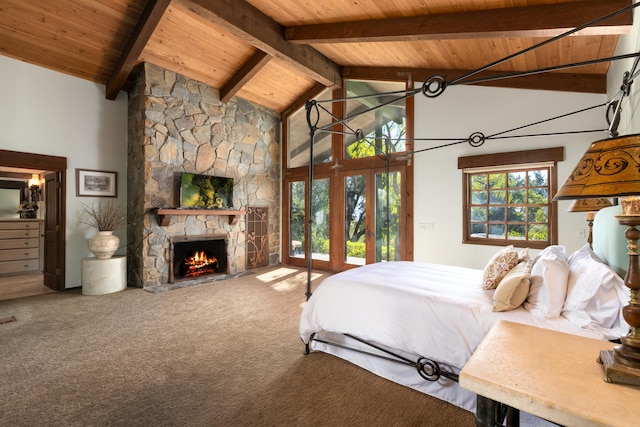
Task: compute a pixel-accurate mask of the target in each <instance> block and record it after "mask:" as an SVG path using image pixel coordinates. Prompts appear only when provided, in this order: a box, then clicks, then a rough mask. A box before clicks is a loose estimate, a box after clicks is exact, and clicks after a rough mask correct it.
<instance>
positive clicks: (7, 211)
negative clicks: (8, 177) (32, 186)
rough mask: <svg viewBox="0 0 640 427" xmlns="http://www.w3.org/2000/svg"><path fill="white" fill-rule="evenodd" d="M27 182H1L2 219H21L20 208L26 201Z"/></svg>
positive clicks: (0, 205) (0, 209)
mask: <svg viewBox="0 0 640 427" xmlns="http://www.w3.org/2000/svg"><path fill="white" fill-rule="evenodd" d="M26 188H27V182H26V181H4V180H0V218H19V217H20V215H19V214H18V207H19V206H20V204H21V203H22V202H23V201H24V199H25V193H26Z"/></svg>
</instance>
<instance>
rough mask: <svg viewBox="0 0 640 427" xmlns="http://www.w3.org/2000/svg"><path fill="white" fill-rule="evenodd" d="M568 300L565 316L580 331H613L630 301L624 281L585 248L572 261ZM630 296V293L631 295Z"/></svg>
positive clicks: (573, 256) (563, 310)
mask: <svg viewBox="0 0 640 427" xmlns="http://www.w3.org/2000/svg"><path fill="white" fill-rule="evenodd" d="M569 271H570V272H569V281H568V286H567V298H566V300H565V302H564V307H563V309H562V315H563V316H564V317H566V318H567V319H569V320H570V321H571V323H573V324H574V325H576V326H577V327H579V328H586V329H592V330H593V329H596V328H598V327H601V328H606V329H610V328H613V327H615V326H616V325H617V321H618V320H619V318H620V312H621V308H622V306H623V305H626V303H627V302H628V299H627V300H624V301H621V300H620V298H621V297H622V298H624V296H625V292H624V289H625V288H626V286H625V284H624V281H623V280H622V278H621V277H620V276H618V275H617V274H616V273H615V272H614V271H613V270H612V269H611V268H610V267H609V266H607V265H606V264H604V263H603V262H602V261H601V260H600V259H599V258H598V257H597V256H596V254H595V253H593V251H592V250H591V248H590V247H589V245H588V244H587V245H584V246H583V247H582V248H581V249H579V250H578V251H576V252H574V253H573V254H571V256H570V257H569ZM627 295H628V293H627Z"/></svg>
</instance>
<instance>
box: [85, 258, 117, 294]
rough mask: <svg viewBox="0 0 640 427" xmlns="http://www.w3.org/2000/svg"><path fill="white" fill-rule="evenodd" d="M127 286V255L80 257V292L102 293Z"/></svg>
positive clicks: (115, 290)
mask: <svg viewBox="0 0 640 427" xmlns="http://www.w3.org/2000/svg"><path fill="white" fill-rule="evenodd" d="M126 287H127V257H125V256H114V257H111V258H107V259H98V258H83V259H82V294H83V295H104V294H110V293H113V292H118V291H122V290H124V289H125V288H126Z"/></svg>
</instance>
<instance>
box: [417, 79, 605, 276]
mask: <svg viewBox="0 0 640 427" xmlns="http://www.w3.org/2000/svg"><path fill="white" fill-rule="evenodd" d="M606 100H607V98H606V96H605V95H597V94H580V93H567V92H552V91H533V90H520V89H503V88H490V87H480V86H452V87H448V88H447V89H446V90H445V91H444V93H443V94H441V95H440V96H439V97H437V98H426V97H424V96H422V95H417V96H416V108H415V111H416V113H415V123H416V124H415V137H416V138H459V139H464V138H467V137H468V136H470V135H471V134H472V133H474V132H482V133H483V134H484V135H486V136H489V135H493V134H496V133H500V132H504V131H506V130H509V129H513V128H516V127H519V126H524V125H528V124H531V123H535V122H538V121H541V120H545V119H549V118H553V117H556V116H558V115H562V114H566V113H570V112H573V111H578V110H581V109H584V108H586V107H590V106H595V105H599V104H603V103H605V102H606ZM607 127H608V126H607V123H606V119H605V108H604V107H602V108H598V109H594V110H591V111H589V112H586V113H581V114H576V115H572V116H570V117H567V118H563V119H560V120H554V121H552V122H548V123H544V124H541V125H537V126H535V127H530V128H526V129H524V130H521V131H518V132H514V133H509V134H508V135H526V134H536V133H552V132H569V131H578V130H587V129H602V130H603V131H601V132H597V133H586V134H575V135H563V136H540V137H529V138H509V139H501V140H497V139H496V140H488V141H487V142H485V144H484V145H483V146H481V147H479V148H473V147H471V146H470V145H469V144H467V143H464V144H458V145H454V146H450V147H446V148H439V149H435V150H431V151H425V152H422V153H418V154H416V155H415V169H414V173H415V175H414V179H415V181H414V187H415V195H414V206H415V208H414V242H415V243H414V260H416V261H424V262H434V263H441V264H453V265H461V266H466V267H470V268H483V267H484V265H485V264H486V262H487V261H488V260H489V258H490V257H491V255H493V254H494V253H495V252H496V251H497V250H498V247H496V246H485V245H469V244H462V172H461V171H460V170H459V169H458V157H460V156H470V155H479V154H490V153H498V152H508V151H521V150H531V149H539V148H549V147H565V161H563V162H559V163H558V186H561V185H562V184H563V183H564V181H565V179H566V178H567V176H568V175H569V173H570V172H571V171H572V170H573V168H574V167H575V165H576V164H577V163H578V161H579V160H580V157H581V156H582V154H583V153H584V151H585V150H586V149H587V147H588V146H589V144H590V143H592V142H593V141H596V140H599V139H603V138H606V137H607V136H608V133H607V132H605V131H604V130H606V129H607ZM438 144H441V143H433V142H416V149H417V150H419V149H420V148H426V147H431V146H434V145H438ZM570 203H571V202H570V201H561V202H558V228H559V235H558V237H559V239H558V240H559V241H558V243H559V244H561V245H565V246H566V250H567V252H568V253H571V252H573V251H575V250H577V249H579V248H580V247H582V246H583V245H584V244H585V243H586V238H579V237H578V232H583V233H585V232H586V229H587V223H586V221H585V217H584V215H583V214H580V213H568V212H566V211H567V209H568V207H569V205H570ZM423 225H424V226H423ZM531 253H532V254H535V253H537V251H534V250H532V251H531Z"/></svg>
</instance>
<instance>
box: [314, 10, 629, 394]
mask: <svg viewBox="0 0 640 427" xmlns="http://www.w3.org/2000/svg"><path fill="white" fill-rule="evenodd" d="M638 5H640V4H638V3H636V4H631V5H630V6H627V7H625V8H622V9H620V10H618V11H616V12H613V13H611V14H609V15H606V16H603V17H601V18H599V19H596V20H594V21H591V22H588V23H586V24H584V25H582V26H580V27H577V28H574V29H572V30H570V31H567V32H565V33H563V34H560V35H558V36H556V37H553V38H550V39H548V40H545V41H544V42H541V43H538V44H536V45H534V46H532V47H530V48H528V49H524V50H522V51H519V52H516V53H514V54H513V55H510V56H507V57H505V58H503V59H500V60H498V61H496V62H493V63H491V64H488V65H486V66H483V67H481V68H479V69H477V70H475V71H472V72H470V73H467V74H465V75H463V76H460V77H457V78H454V79H452V80H446V78H445V77H444V76H439V75H435V76H432V77H431V78H429V79H427V80H426V81H425V82H424V83H423V84H422V86H421V87H419V88H407V89H406V90H404V91H395V92H387V93H379V94H372V95H361V96H356V97H350V98H342V99H331V100H326V101H316V100H310V101H307V102H306V105H305V109H306V120H307V125H308V127H309V137H310V144H309V174H308V179H309V188H308V193H307V194H308V199H307V203H306V207H305V210H306V216H307V227H306V232H305V238H306V260H307V286H306V293H305V295H306V297H307V300H309V299H310V298H311V296H312V291H311V276H312V267H313V257H312V250H313V249H312V241H311V236H312V227H313V219H312V218H313V215H312V212H311V211H312V208H313V205H312V200H313V198H312V197H313V182H314V162H315V159H314V143H315V137H316V134H317V133H319V132H326V133H342V134H349V135H353V136H354V137H355V140H360V141H366V140H365V135H364V132H363V130H362V129H352V128H351V127H350V126H349V122H350V120H352V119H354V118H356V117H358V116H360V115H362V114H366V113H369V112H371V111H373V110H376V109H379V108H381V107H384V106H386V105H389V104H391V103H394V102H398V101H402V100H405V99H407V98H409V97H413V96H415V95H417V94H419V93H422V94H423V95H424V96H425V97H428V98H435V97H438V96H440V95H442V93H444V91H445V89H446V88H447V87H449V86H454V85H472V84H479V83H484V82H490V81H495V80H500V79H507V78H515V77H522V76H530V75H534V74H540V73H547V72H552V71H558V70H563V69H568V68H573V67H579V66H584V65H591V64H595V63H601V62H608V61H616V60H622V59H628V58H636V59H635V62H634V65H633V68H632V70H631V71H629V72H627V73H625V75H624V76H623V84H622V86H621V90H620V92H618V93H617V94H616V95H615V96H614V98H613V99H611V100H608V101H607V102H605V103H601V104H599V105H594V106H590V107H587V108H584V109H581V110H578V111H573V112H569V113H567V114H563V115H560V116H556V117H552V118H549V119H546V120H543V121H538V122H535V123H530V124H527V125H523V126H519V127H516V128H512V129H509V130H505V131H503V132H499V133H495V134H492V135H484V134H482V133H481V132H475V133H473V134H471V135H470V136H469V137H466V138H457V139H448V140H443V139H432V138H412V139H411V140H412V141H414V142H415V141H441V142H442V143H441V144H440V145H437V146H433V147H428V148H422V149H416V147H413V150H412V151H410V152H409V153H406V152H404V153H402V155H407V154H410V155H413V154H417V153H420V152H424V151H429V150H434V149H440V148H445V147H449V146H453V145H456V144H462V143H465V142H466V143H468V144H469V145H471V146H472V147H479V146H482V145H483V144H484V143H485V142H486V141H488V140H494V139H504V138H523V137H532V136H551V135H560V134H573V133H586V132H602V131H608V132H609V134H610V135H611V136H616V135H617V126H618V124H619V121H620V114H621V104H622V99H623V98H624V97H625V96H628V95H629V88H630V85H631V83H632V82H633V80H634V79H635V77H637V75H638V72H639V71H637V70H636V68H637V65H638V58H639V57H640V52H636V53H631V54H626V55H619V56H613V57H608V58H599V59H594V60H592V61H587V62H580V63H572V64H565V65H559V66H556V67H550V68H544V69H537V70H531V71H527V72H518V73H507V74H504V75H500V76H492V77H477V76H476V75H478V74H480V73H482V72H483V71H485V70H488V69H489V68H491V67H494V66H496V65H498V64H501V63H503V62H505V61H508V60H510V59H513V58H515V57H516V56H519V55H523V54H525V53H527V52H530V51H532V50H534V49H536V48H539V47H541V46H543V45H546V44H549V43H552V42H553V41H556V40H558V39H560V38H563V37H567V36H569V35H571V34H573V33H576V32H578V31H580V30H583V29H585V28H588V27H590V26H594V25H596V24H598V23H600V22H602V21H605V20H607V19H610V18H612V17H614V16H617V15H619V14H621V13H625V12H628V11H630V10H632V9H634V8H635V7H636V6H638ZM379 96H387V97H389V100H388V101H386V102H383V103H381V104H379V105H376V106H374V107H371V108H368V109H366V110H364V111H361V112H357V113H356V114H353V115H351V116H347V117H344V118H339V117H335V116H334V115H333V114H332V113H331V111H330V109H328V108H325V107H324V104H326V103H335V102H346V101H348V100H356V99H361V98H366V97H379ZM602 107H606V113H605V116H606V120H607V122H608V124H609V127H608V129H592V130H579V131H567V132H554V133H536V134H527V135H523V134H519V135H511V134H512V133H513V132H515V131H521V130H523V129H526V128H529V127H532V126H535V125H540V124H544V123H546V122H549V121H551V120H557V119H561V118H563V117H567V116H569V115H574V114H579V113H582V112H585V111H589V110H592V109H595V108H602ZM323 113H325V114H328V115H329V116H330V118H331V120H330V122H329V123H328V124H326V125H323V126H318V123H319V122H320V117H321V114H323ZM337 126H339V127H342V128H344V129H346V130H345V131H342V132H339V131H337V130H336V127H337ZM386 142H387V143H386V144H385V145H384V147H385V150H384V152H379V153H378V152H376V155H380V156H384V158H385V160H386V168H387V169H386V175H387V177H388V175H389V161H390V159H391V158H392V156H393V153H391V152H390V147H389V144H388V141H386ZM386 197H387V205H386V209H387V221H389V208H390V206H389V203H388V198H389V186H387V187H386ZM388 233H389V227H387V242H389V236H388ZM387 244H388V243H387ZM388 257H389V251H387V261H389V259H388ZM345 337H347V338H348V339H350V340H353V341H354V342H358V343H360V344H364V345H365V346H369V347H371V349H372V350H377V351H378V352H382V353H384V354H383V355H381V354H379V353H378V354H376V353H374V352H368V351H366V350H362V348H360V349H358V348H353V347H351V346H348V345H344V344H342V343H336V342H330V341H327V340H324V339H319V338H317V337H316V336H315V334H314V335H312V336H311V338H310V340H309V342H308V343H306V344H305V345H306V349H305V353H307V354H308V353H309V352H310V351H311V349H310V344H311V342H312V341H316V342H320V343H323V344H327V345H331V346H336V347H340V348H344V349H347V350H351V351H355V352H359V353H363V354H365V355H370V356H373V357H377V358H383V359H385V360H389V361H392V362H397V363H399V364H404V365H408V366H411V367H414V368H416V369H417V371H418V373H419V375H420V376H421V377H423V378H424V379H425V380H428V381H438V380H439V379H440V378H441V377H444V378H447V379H449V380H452V381H456V382H457V380H458V375H457V374H455V373H452V372H447V371H445V370H443V369H441V367H440V364H439V363H438V361H435V360H432V359H429V358H425V357H422V356H420V357H418V359H417V360H415V361H413V360H410V359H407V358H406V357H404V356H402V355H400V354H397V353H395V352H393V351H390V350H388V349H385V348H381V347H379V346H377V345H375V344H373V343H371V342H368V341H367V340H363V339H361V338H359V337H357V336H353V335H351V334H345Z"/></svg>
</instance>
